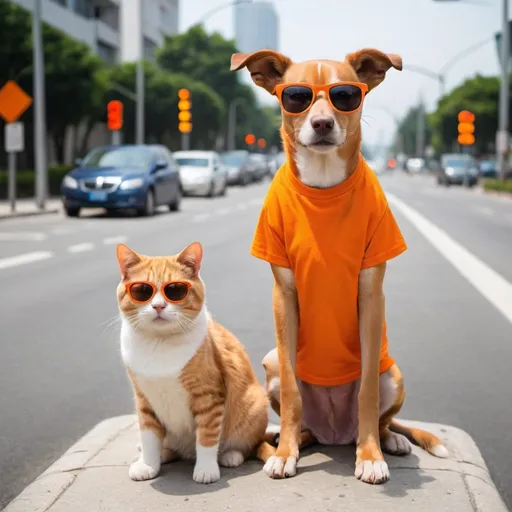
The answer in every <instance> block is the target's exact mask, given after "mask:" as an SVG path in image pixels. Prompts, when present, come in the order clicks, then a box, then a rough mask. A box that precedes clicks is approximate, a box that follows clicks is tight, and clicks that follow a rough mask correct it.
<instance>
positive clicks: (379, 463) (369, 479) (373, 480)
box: [354, 460, 389, 484]
mask: <svg viewBox="0 0 512 512" xmlns="http://www.w3.org/2000/svg"><path fill="white" fill-rule="evenodd" d="M354 474H355V476H356V478H357V479H358V480H361V481H362V482H366V483H367V484H383V483H384V482H387V481H388V480H389V468H388V465H387V464H386V462H385V461H383V460H375V461H371V460H363V461H361V462H360V463H359V464H357V465H356V470H355V472H354Z"/></svg>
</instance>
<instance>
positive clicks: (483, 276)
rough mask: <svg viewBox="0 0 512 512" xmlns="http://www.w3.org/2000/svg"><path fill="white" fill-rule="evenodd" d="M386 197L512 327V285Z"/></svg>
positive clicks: (390, 196) (399, 202) (403, 205)
mask: <svg viewBox="0 0 512 512" xmlns="http://www.w3.org/2000/svg"><path fill="white" fill-rule="evenodd" d="M386 195H387V197H388V200H389V203H390V204H391V205H393V206H395V207H396V208H397V209H398V210H400V212H401V213H402V214H403V215H404V216H405V217H406V218H407V219H408V220H409V222H411V224H412V225H413V226H414V227H415V228H416V229H417V230H418V231H419V232H420V233H421V234H422V235H423V236H424V237H425V238H426V239H427V240H428V241H429V242H430V243H431V244H432V245H433V246H434V247H435V248H436V249H437V250H438V251H439V252H440V253H441V254H442V255H443V256H444V257H445V258H446V259H447V260H448V261H449V262H450V263H451V264H452V265H453V266H454V267H455V268H456V269H457V270H458V271H459V272H460V273H461V274H462V275H463V276H464V277H465V278H466V279H467V280H468V281H469V283H471V284H472V285H473V286H474V287H475V288H476V289H477V290H478V291H479V292H480V293H481V294H482V295H483V296H484V297H485V298H486V299H487V300H488V301H489V302H490V303H491V304H492V305H493V306H494V307H495V308H496V309H497V310H498V311H500V312H501V313H502V314H503V315H504V316H505V318H506V319H507V320H508V321H509V322H510V323H512V284H510V283H509V282H508V281H507V280H506V279H505V278H504V277H503V276H502V275H501V274H498V272H496V271H495V270H493V269H492V268H491V267H489V266H488V265H487V264H485V263H484V262H483V261H481V260H480V259H479V258H477V257H476V256H475V255H474V254H472V253H471V252H469V251H468V250H467V249H466V248H465V247H463V246H462V245H461V244H459V243H458V242H456V241H455V240H453V239H452V238H451V237H450V236H449V235H448V234H447V233H446V232H445V231H443V230H442V229H440V228H438V227H437V226H436V225H435V224H433V223H432V222H430V221H429V220H428V219H427V218H426V217H424V216H423V215H421V214H420V213H419V212H417V211H416V210H414V209H413V208H411V207H410V206H408V205H407V204H406V203H404V202H403V201H402V200H401V199H399V198H398V197H396V196H394V195H393V194H390V193H386Z"/></svg>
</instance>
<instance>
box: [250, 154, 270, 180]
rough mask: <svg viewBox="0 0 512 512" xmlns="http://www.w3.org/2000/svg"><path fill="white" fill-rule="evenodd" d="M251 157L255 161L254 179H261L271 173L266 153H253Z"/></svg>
mask: <svg viewBox="0 0 512 512" xmlns="http://www.w3.org/2000/svg"><path fill="white" fill-rule="evenodd" d="M249 159H250V160H251V162H253V164H254V167H253V173H252V179H253V181H261V180H262V179H263V178H265V176H268V175H270V166H269V163H268V160H267V157H266V155H263V154H262V153H251V154H250V155H249Z"/></svg>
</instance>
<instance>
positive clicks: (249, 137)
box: [245, 133, 256, 145]
mask: <svg viewBox="0 0 512 512" xmlns="http://www.w3.org/2000/svg"><path fill="white" fill-rule="evenodd" d="M255 142H256V137H255V136H254V135H253V134H252V133H248V134H247V135H246V136H245V143H246V144H249V145H250V144H254V143H255Z"/></svg>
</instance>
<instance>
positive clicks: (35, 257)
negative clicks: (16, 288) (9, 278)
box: [0, 251, 54, 270]
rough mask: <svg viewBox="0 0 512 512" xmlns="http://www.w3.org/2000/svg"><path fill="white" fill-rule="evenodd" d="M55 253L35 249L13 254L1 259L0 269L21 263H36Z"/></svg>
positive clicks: (51, 256)
mask: <svg viewBox="0 0 512 512" xmlns="http://www.w3.org/2000/svg"><path fill="white" fill-rule="evenodd" d="M53 256H54V254H53V252H50V251H35V252H27V253H26V254H20V255H19V256H12V257H10V258H2V259H0V270H3V269H5V268H10V267H17V266H19V265H26V264H27V263H34V262H36V261H43V260H47V259H49V258H53Z"/></svg>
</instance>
